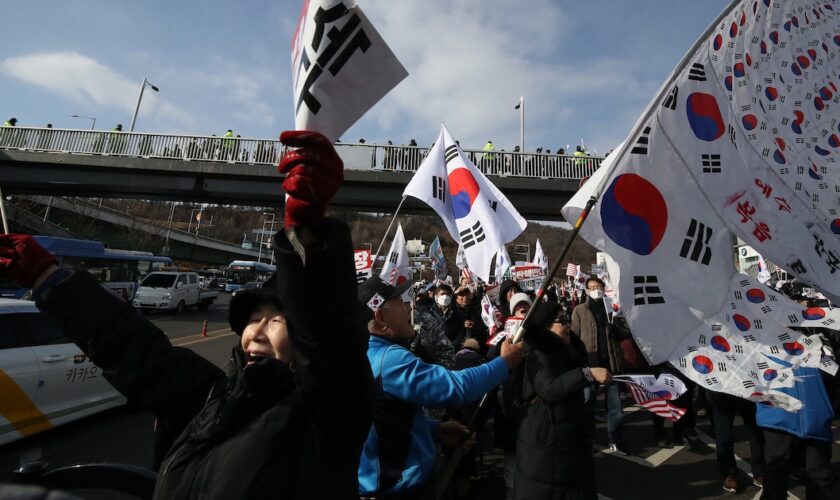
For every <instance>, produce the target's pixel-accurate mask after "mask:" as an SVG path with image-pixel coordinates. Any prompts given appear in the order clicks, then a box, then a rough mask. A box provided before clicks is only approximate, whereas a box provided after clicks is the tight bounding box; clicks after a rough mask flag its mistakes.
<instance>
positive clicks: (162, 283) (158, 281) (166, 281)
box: [140, 274, 175, 288]
mask: <svg viewBox="0 0 840 500" xmlns="http://www.w3.org/2000/svg"><path fill="white" fill-rule="evenodd" d="M174 284H175V275H174V274H150V275H148V276H146V279H144V280H143V282H142V283H140V286H147V287H149V288H171V287H172V285H174Z"/></svg>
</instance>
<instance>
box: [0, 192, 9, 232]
mask: <svg viewBox="0 0 840 500" xmlns="http://www.w3.org/2000/svg"><path fill="white" fill-rule="evenodd" d="M0 218H2V219H3V232H4V233H6V234H9V220H8V219H7V218H6V198H5V197H4V196H3V188H2V187H0Z"/></svg>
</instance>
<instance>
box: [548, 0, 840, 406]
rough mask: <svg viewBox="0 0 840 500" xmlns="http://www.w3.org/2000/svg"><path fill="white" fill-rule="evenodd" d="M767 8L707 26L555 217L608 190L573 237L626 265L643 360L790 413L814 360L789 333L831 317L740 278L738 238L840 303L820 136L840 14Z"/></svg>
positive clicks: (746, 5)
mask: <svg viewBox="0 0 840 500" xmlns="http://www.w3.org/2000/svg"><path fill="white" fill-rule="evenodd" d="M768 4H769V2H753V1H749V2H747V1H742V2H737V3H735V4H733V5H732V7H730V8H728V9H727V11H726V12H724V13H723V14H722V15H721V17H720V18H719V19H717V20H715V22H714V23H713V24H712V26H711V27H710V29H709V31H708V32H707V33H706V34H705V35H703V37H702V38H701V40H700V41H699V43H698V45H696V47H697V48H696V50H693V51H692V52H690V53H689V54H688V55H687V57H686V59H685V64H681V65H680V67H678V68H677V70H675V72H674V73H673V75H672V76H671V78H670V79H669V81H668V82H666V84H665V85H664V86H663V90H662V92H661V94H660V95H659V96H657V97H656V98H655V99H654V101H653V102H652V103H651V104H650V105H649V107H648V110H647V111H646V112H645V114H644V115H643V117H642V118H641V119H640V120H639V122H638V125H637V127H635V129H634V132H633V134H631V136H629V137H628V138H627V140H626V142H625V144H623V145H622V146H620V147H619V148H617V150H616V152H615V153H613V154H612V155H610V156H609V157H608V159H607V162H606V163H605V164H604V165H602V167H601V168H600V169H599V170H598V171H597V172H595V174H594V175H593V176H592V178H591V179H589V181H588V182H587V183H586V184H585V185H584V186H583V188H582V189H581V190H580V191H579V192H578V193H577V194H576V195H575V196H574V197H573V199H572V200H571V201H570V202H569V204H568V205H567V206H566V207H564V210H563V213H564V216H565V218H566V220H575V219H576V218H577V216H578V215H579V214H580V212H581V209H582V207H583V206H584V205H585V203H586V201H587V199H588V197H589V196H591V195H592V194H593V193H594V191H595V189H596V186H598V185H599V184H600V183H601V182H602V181H605V182H604V186H605V189H604V191H603V193H602V196H601V199H600V200H599V202H598V204H597V205H596V206H595V208H594V209H593V211H592V214H591V215H590V218H589V220H588V221H587V223H586V224H585V225H584V226H583V229H582V231H581V234H582V235H583V236H584V238H585V239H587V240H588V241H589V242H590V243H592V244H593V245H594V246H596V247H598V248H599V249H601V250H603V251H605V252H607V253H609V254H610V255H611V256H612V257H613V258H614V259H615V261H616V262H617V264H618V266H619V267H620V277H619V278H618V289H619V292H620V296H621V297H622V303H621V308H622V310H623V311H624V313H625V315H626V316H627V320H628V322H629V323H630V326H631V328H632V330H633V333H634V336H635V338H636V339H637V341H638V343H639V345H640V348H641V349H642V350H643V352H644V353H645V355H646V356H647V357H648V359H649V360H650V361H651V362H652V363H660V362H663V361H670V362H671V363H672V364H674V366H676V367H677V368H679V369H680V370H681V371H682V373H683V374H685V375H686V376H688V377H689V378H691V379H692V380H694V381H695V382H697V383H699V384H700V385H701V386H703V387H705V388H708V389H712V390H716V391H724V392H728V393H731V394H735V395H738V396H741V397H744V398H748V399H751V400H753V401H760V402H764V403H766V404H772V405H777V406H781V407H784V408H786V409H792V410H795V409H798V408H800V407H801V403H800V402H799V401H798V400H796V399H793V398H792V397H790V396H788V395H786V394H784V393H781V392H779V391H777V390H776V389H777V388H780V387H789V386H790V385H791V384H792V379H793V375H792V369H793V368H795V367H797V366H813V367H817V366H818V365H819V360H820V353H819V351H820V345H819V344H820V342H819V341H818V340H816V339H815V338H811V337H805V336H802V335H800V334H799V333H797V332H796V331H793V330H790V329H788V328H785V327H784V326H783V325H791V326H801V325H803V324H804V323H805V322H807V321H817V322H819V323H820V324H822V325H823V326H825V327H836V320H833V318H831V317H829V316H832V312H830V311H826V310H823V309H820V308H813V309H820V310H819V311H816V310H811V309H803V308H802V307H801V306H799V305H798V304H796V303H794V302H792V301H790V300H788V299H786V298H785V297H784V296H782V295H779V294H776V293H774V292H772V291H771V290H769V289H766V288H764V287H763V286H761V284H760V283H758V282H757V281H755V280H754V279H752V278H749V277H748V276H746V275H741V274H738V273H737V272H736V271H735V269H734V266H733V264H732V245H731V241H732V237H733V235H737V236H738V237H740V238H741V239H742V240H744V241H745V242H747V244H749V245H750V246H752V247H753V248H755V249H756V250H757V251H760V252H761V253H762V254H763V255H764V256H766V257H767V258H769V259H771V260H773V261H774V262H778V263H780V264H781V265H782V266H783V267H785V268H786V269H787V270H788V271H791V272H792V273H793V274H796V275H798V276H799V278H800V279H802V280H805V281H808V282H810V283H812V284H813V285H814V286H816V287H819V288H821V289H822V290H823V291H824V292H825V293H826V294H832V295H833V296H835V297H836V296H838V295H840V279H838V277H840V273H837V272H836V271H838V270H840V259H838V257H840V240H838V238H837V236H836V232H834V233H833V232H832V228H834V227H835V226H838V229H840V220H838V219H837V218H836V217H837V215H836V213H837V210H838V208H840V207H839V206H838V203H840V202H838V197H837V196H836V195H833V194H832V195H829V193H834V192H837V191H838V190H840V187H838V186H840V172H838V171H837V170H836V169H834V168H831V167H829V165H831V164H833V162H834V161H835V159H834V157H835V149H836V148H837V147H840V135H835V132H836V133H837V134H840V131H837V130H829V129H827V128H826V127H833V128H835V129H836V120H837V118H838V115H840V106H829V105H828V103H829V102H831V103H833V104H837V102H840V98H838V97H837V96H836V95H835V94H837V90H836V89H835V88H834V87H833V86H832V85H834V84H833V80H834V79H835V78H836V73H837V70H836V68H837V66H836V63H833V62H832V61H834V60H835V57H836V56H837V55H838V45H837V44H836V43H834V35H835V33H836V32H838V30H839V29H840V23H839V22H838V21H840V18H838V16H837V15H836V14H835V13H834V12H833V11H831V10H828V9H826V10H824V11H823V10H822V9H815V11H816V13H812V9H811V7H813V5H812V3H811V2H806V1H796V0H792V1H788V2H777V3H773V4H772V6H773V7H772V8H768ZM754 6H755V10H754V9H753V7H754ZM806 7H807V9H806ZM806 12H807V13H809V15H808V17H807V18H806V17H805V15H804V13H806ZM794 18H796V19H797V21H796V24H798V26H793V24H794V21H793V19H794ZM776 26H778V27H779V29H775V27H776ZM829 124H830V125H829ZM824 130H827V132H826V133H823V131H824ZM613 162H615V163H616V164H617V165H618V168H616V169H615V170H614V171H613V172H611V174H610V177H609V178H606V179H605V178H604V177H605V174H606V171H607V170H608V169H609V168H610V165H611V164H612V163H613ZM611 274H612V273H611ZM611 277H613V276H611ZM613 278H615V277H613ZM815 318H816V319H815Z"/></svg>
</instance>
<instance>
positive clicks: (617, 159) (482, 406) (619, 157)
mask: <svg viewBox="0 0 840 500" xmlns="http://www.w3.org/2000/svg"><path fill="white" fill-rule="evenodd" d="M739 3H740V0H731V1H730V2H729V5H727V6H726V7H725V8H724V9H723V11H722V12H721V13H720V14H719V15H718V16H717V18H715V20H714V21H712V23H711V24H709V27H708V28H706V31H704V32H703V34H702V35H700V36H699V37H698V38H697V40H696V41H695V42H694V44H693V45H692V46H691V48H690V49H689V50H688V51H687V52H686V53H685V55H684V56H683V57H682V59H681V60H680V62H679V64H677V67H676V68H674V70H673V71H672V72H671V74H670V75H668V78H667V79H666V80H665V82H664V83H663V84H662V86H661V87H660V88H659V91H658V92H657V93H656V98H655V99H654V100H652V101H651V103H650V105H649V106H648V108H647V109H646V110H645V112H644V113H643V114H642V116H641V117H639V120H637V121H636V124H635V125H634V126H633V129H632V130H631V133H630V134H629V135H628V137H635V136H637V135H638V134H639V132H640V131H641V129H642V128H643V127H644V126H645V124H646V123H647V122H648V121H649V120H650V118H651V116H652V115H653V113H654V111H655V110H656V107H657V106H658V105H659V103H660V102H661V101H662V99H663V97H664V96H665V94H666V93H667V92H668V91H669V89H670V87H671V85H672V82H673V81H674V78H675V76H676V75H678V74H679V73H680V72H681V71H683V70H684V69H685V67H686V66H688V63H689V62H690V61H691V59H692V57H691V56H692V55H693V54H694V53H695V52H696V51H697V49H698V48H699V47H700V46H701V45H702V44H703V43H705V42H706V39H707V38H708V36H709V34H711V33H712V32H713V31H714V29H715V28H716V27H717V25H718V24H719V23H720V22H721V21H722V20H723V19H724V18H725V17H726V16H727V15H729V13H730V12H731V11H732V9H734V8H735V6H736V5H738V4H739ZM582 141H583V138H582V137H581V142H582ZM627 151H628V147H627V145H626V143H625V145H623V147H621V148H620V149H619V150H618V151H616V152H615V154H614V156H613V155H611V156H612V157H613V163H612V165H611V166H610V167H608V168H609V169H610V170H609V171H608V172H607V173H606V175H604V177H603V178H602V179H601V182H600V184H599V185H598V186H597V188H596V189H595V192H594V193H593V194H592V197H591V198H589V201H587V202H586V206H585V207H584V208H583V211H581V213H580V216H578V220H577V222H576V223H575V227H574V231H573V232H572V235H571V237H570V238H569V241H568V242H567V243H566V245H565V247H564V248H563V252H562V254H561V256H560V258H558V259H557V261H556V262H555V263H554V266H553V267H552V268H551V272H550V273H549V275H548V276H546V279H545V281H544V282H543V286H541V287H540V290H539V292H538V293H537V300H536V301H535V302H534V305H533V306H532V307H531V309H530V310H529V311H528V314H527V315H526V317H525V320H524V321H523V322H522V325H524V324H525V323H526V322H527V321H528V319H529V318H530V317H531V316H532V314H533V312H534V311H535V310H536V309H537V308H539V307H540V304H541V302H542V301H541V300H539V299H541V298H542V296H543V294H544V293H545V284H546V283H549V282H550V281H551V279H552V278H553V277H554V275H555V274H556V273H557V268H558V265H559V263H560V262H562V261H563V258H564V257H565V256H566V253H568V251H569V248H571V246H572V242H573V241H574V240H575V238H577V235H578V233H579V232H580V228H581V227H582V226H583V223H584V222H585V221H586V218H587V217H588V216H589V213H590V211H591V210H592V208H593V207H594V206H595V203H597V201H598V199H599V198H600V197H601V193H602V192H603V189H604V187H605V186H606V183H607V181H609V179H610V177H611V176H612V172H613V171H614V170H615V168H616V167H617V166H618V164H619V163H621V161H623V159H624V158H623V156H625V154H626V152H627ZM524 334H525V329H524V327H523V326H521V325H520V327H519V329H518V330H517V332H516V334H515V336H514V340H513V342H519V341H521V340H522V337H523V335H524ZM489 400H490V398H489V393H488V394H485V395H484V397H483V398H481V402H480V403H479V405H478V408H477V409H476V410H475V413H474V414H473V415H479V412H483V411H486V406H487V405H488V404H489ZM483 424H484V422H483V420H479V421H477V422H472V421H471V422H470V424H469V425H468V428H469V430H470V431H471V433H472V432H475V430H476V429H477V428H480V427H481V426H482V425H483ZM457 449H458V448H456V451H457ZM460 458H461V457H460V456H453V458H452V459H450V461H449V462H453V461H456V460H460ZM455 465H457V463H456V464H455ZM446 467H447V468H449V467H450V463H448V462H447V464H446ZM452 467H453V468H454V466H452ZM446 486H447V485H446V484H443V485H438V488H437V491H439V492H441V491H445V489H446Z"/></svg>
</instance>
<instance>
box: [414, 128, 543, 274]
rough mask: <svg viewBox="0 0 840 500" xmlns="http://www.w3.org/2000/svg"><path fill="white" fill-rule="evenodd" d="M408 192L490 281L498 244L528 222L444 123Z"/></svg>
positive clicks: (476, 271)
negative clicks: (436, 218)
mask: <svg viewBox="0 0 840 500" xmlns="http://www.w3.org/2000/svg"><path fill="white" fill-rule="evenodd" d="M403 196H413V197H414V198H417V199H419V200H421V201H423V202H424V203H426V204H427V205H429V206H430V207H431V208H432V209H434V211H435V212H437V214H438V215H439V216H440V218H441V219H442V220H443V223H444V224H445V225H446V229H448V230H449V234H450V235H452V238H453V239H454V240H455V241H458V242H460V243H461V245H463V247H464V254H465V256H466V259H467V264H468V265H469V268H470V270H471V271H472V272H474V273H475V274H476V275H477V276H478V277H480V278H481V279H482V280H484V281H485V282H489V281H490V264H491V261H492V259H493V255H494V254H495V253H496V251H497V250H498V249H499V247H501V246H502V245H504V244H505V243H509V242H511V241H513V240H514V239H515V238H516V237H517V236H519V235H520V234H522V231H524V230H525V226H527V225H528V223H527V222H526V221H525V219H523V218H522V216H521V215H519V212H517V211H516V209H515V208H514V207H513V205H511V203H510V202H509V201H508V199H507V198H505V195H503V194H502V192H501V191H499V189H498V188H496V186H494V185H493V183H492V182H490V181H489V180H488V179H487V177H485V176H484V174H482V173H481V171H479V170H478V168H476V166H475V165H473V163H472V162H471V161H470V160H469V158H468V157H467V155H465V154H464V152H463V151H462V150H461V147H460V146H459V145H458V144H457V143H456V142H455V140H454V139H453V138H452V136H451V135H450V134H449V130H447V129H446V126H445V125H441V128H440V135H439V136H438V138H437V141H435V145H434V146H433V147H432V149H431V150H430V151H429V155H428V156H427V157H426V159H425V160H423V163H422V164H421V165H420V168H418V169H417V172H416V173H415V174H414V177H413V178H412V179H411V182H409V183H408V185H407V186H406V187H405V191H403Z"/></svg>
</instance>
